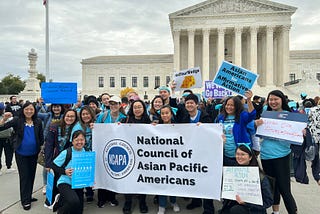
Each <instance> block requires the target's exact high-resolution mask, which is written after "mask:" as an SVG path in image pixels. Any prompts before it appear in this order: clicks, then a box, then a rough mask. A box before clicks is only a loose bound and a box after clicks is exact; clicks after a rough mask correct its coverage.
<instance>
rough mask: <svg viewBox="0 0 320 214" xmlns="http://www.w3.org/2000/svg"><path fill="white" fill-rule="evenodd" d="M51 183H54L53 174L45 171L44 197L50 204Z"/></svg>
mask: <svg viewBox="0 0 320 214" xmlns="http://www.w3.org/2000/svg"><path fill="white" fill-rule="evenodd" d="M53 185H54V174H53V172H51V171H49V172H48V173H47V187H46V198H47V199H48V201H49V202H50V204H52V194H53Z"/></svg>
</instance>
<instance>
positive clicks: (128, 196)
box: [124, 194, 147, 205]
mask: <svg viewBox="0 0 320 214" xmlns="http://www.w3.org/2000/svg"><path fill="white" fill-rule="evenodd" d="M134 195H137V196H138V198H139V204H142V203H146V197H147V195H145V194H124V198H125V204H128V205H131V204H132V198H133V196H134Z"/></svg>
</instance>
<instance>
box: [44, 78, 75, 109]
mask: <svg viewBox="0 0 320 214" xmlns="http://www.w3.org/2000/svg"><path fill="white" fill-rule="evenodd" d="M41 97H42V98H43V100H44V102H45V103H55V104H72V103H76V102H77V98H78V94H77V83H66V82H43V83H41Z"/></svg>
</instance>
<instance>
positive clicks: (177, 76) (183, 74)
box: [173, 67, 202, 91]
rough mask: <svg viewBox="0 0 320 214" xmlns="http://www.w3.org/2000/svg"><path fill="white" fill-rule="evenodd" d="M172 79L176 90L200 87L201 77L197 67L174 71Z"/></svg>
mask: <svg viewBox="0 0 320 214" xmlns="http://www.w3.org/2000/svg"><path fill="white" fill-rule="evenodd" d="M173 80H174V81H175V82H176V84H177V87H176V90H177V91H179V90H185V89H191V88H201V87H202V77H201V71H200V68H199V67H196V68H189V69H186V70H182V71H178V72H175V73H174V74H173Z"/></svg>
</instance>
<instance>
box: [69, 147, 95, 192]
mask: <svg viewBox="0 0 320 214" xmlns="http://www.w3.org/2000/svg"><path fill="white" fill-rule="evenodd" d="M95 161H96V153H95V152H72V159H71V166H72V169H73V172H72V179H71V184H72V189H78V188H83V187H92V186H93V185H94V174H95V173H94V172H95Z"/></svg>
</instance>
